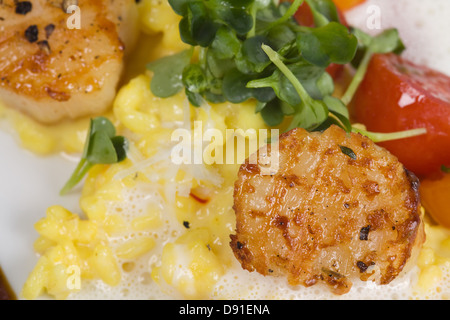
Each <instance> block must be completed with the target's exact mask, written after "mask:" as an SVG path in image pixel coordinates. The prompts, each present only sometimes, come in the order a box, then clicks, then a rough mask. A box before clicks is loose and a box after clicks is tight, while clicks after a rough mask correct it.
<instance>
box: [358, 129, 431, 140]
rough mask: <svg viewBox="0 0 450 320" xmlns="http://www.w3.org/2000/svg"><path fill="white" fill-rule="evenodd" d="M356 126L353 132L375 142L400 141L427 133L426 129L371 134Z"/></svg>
mask: <svg viewBox="0 0 450 320" xmlns="http://www.w3.org/2000/svg"><path fill="white" fill-rule="evenodd" d="M356 126H357V125H355V126H354V127H352V131H353V132H356V133H360V134H362V135H364V136H367V137H368V138H370V139H371V140H372V141H373V142H385V141H392V140H399V139H405V138H411V137H415V136H420V135H423V134H426V133H427V129H425V128H419V129H412V130H406V131H400V132H390V133H379V132H370V131H366V130H362V129H359V128H357V127H356Z"/></svg>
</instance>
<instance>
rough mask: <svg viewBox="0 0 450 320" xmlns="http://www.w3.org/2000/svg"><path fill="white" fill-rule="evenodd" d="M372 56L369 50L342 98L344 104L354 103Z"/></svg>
mask: <svg viewBox="0 0 450 320" xmlns="http://www.w3.org/2000/svg"><path fill="white" fill-rule="evenodd" d="M372 56H373V53H372V52H371V51H370V50H367V52H366V53H365V54H364V57H363V59H362V61H361V64H360V65H359V67H358V70H357V71H356V73H355V76H354V77H353V79H352V82H350V85H349V86H348V88H347V90H346V91H345V93H344V95H343V96H342V98H341V100H342V102H343V103H344V104H345V105H348V104H349V103H350V101H352V99H353V96H354V95H355V92H356V90H358V87H359V85H360V84H361V82H362V81H363V80H364V76H365V75H366V72H367V68H368V67H369V62H370V59H372Z"/></svg>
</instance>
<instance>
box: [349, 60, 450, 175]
mask: <svg viewBox="0 0 450 320" xmlns="http://www.w3.org/2000/svg"><path fill="white" fill-rule="evenodd" d="M433 91H434V94H432V93H431V92H433ZM438 96H439V97H438ZM350 112H351V116H352V120H353V121H354V122H358V123H362V124H364V125H366V127H367V130H368V131H372V132H397V131H403V130H409V129H414V128H426V129H427V133H426V134H425V135H421V136H417V137H412V138H407V139H401V140H395V141H390V142H384V143H380V145H381V146H383V147H385V148H386V149H388V150H389V151H390V152H391V153H393V154H394V155H396V156H397V157H398V158H399V160H400V162H402V163H403V164H404V165H405V167H406V168H408V170H410V171H412V172H414V173H415V174H416V175H417V176H419V177H431V176H435V175H439V174H440V172H441V166H442V165H446V166H449V165H450V78H449V77H447V76H446V75H444V74H441V73H439V72H437V71H435V70H431V69H429V68H426V67H423V66H417V65H414V64H412V63H411V62H408V61H406V60H404V59H402V58H401V57H399V56H397V55H395V54H385V55H375V56H374V57H373V58H372V60H371V62H370V64H369V67H368V70H367V73H366V76H365V78H364V80H363V82H362V83H361V85H360V87H359V89H358V90H357V92H356V94H355V96H354V99H353V101H352V102H351V104H350Z"/></svg>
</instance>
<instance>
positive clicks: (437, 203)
mask: <svg viewBox="0 0 450 320" xmlns="http://www.w3.org/2000/svg"><path fill="white" fill-rule="evenodd" d="M449 195H450V174H446V175H444V176H443V177H442V178H441V179H437V180H431V179H425V180H422V181H421V185H420V197H421V201H422V205H423V206H424V207H425V210H426V211H427V212H428V213H429V214H430V216H431V217H433V219H434V220H435V221H436V222H437V223H439V224H441V225H443V226H444V227H446V228H450V206H449Z"/></svg>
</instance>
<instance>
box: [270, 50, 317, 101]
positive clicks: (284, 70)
mask: <svg viewBox="0 0 450 320" xmlns="http://www.w3.org/2000/svg"><path fill="white" fill-rule="evenodd" d="M262 49H263V50H264V52H265V53H266V54H267V56H268V57H269V59H270V61H272V62H273V64H274V65H276V66H277V68H278V69H280V71H281V72H282V73H283V74H284V75H285V77H286V78H287V79H288V80H289V81H290V82H291V83H292V85H293V86H294V89H295V91H297V93H298V95H299V96H300V99H301V100H302V101H303V102H304V103H305V104H309V103H311V102H312V98H311V97H310V96H309V94H308V92H307V91H306V90H305V88H304V87H303V85H302V84H301V83H300V81H298V79H297V77H296V76H295V75H294V74H293V73H292V71H291V70H289V68H288V67H287V66H286V65H285V64H284V63H283V61H281V59H280V56H279V55H278V53H277V52H275V51H274V50H273V49H272V48H271V47H269V46H267V45H265V44H263V45H262Z"/></svg>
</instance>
